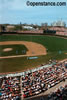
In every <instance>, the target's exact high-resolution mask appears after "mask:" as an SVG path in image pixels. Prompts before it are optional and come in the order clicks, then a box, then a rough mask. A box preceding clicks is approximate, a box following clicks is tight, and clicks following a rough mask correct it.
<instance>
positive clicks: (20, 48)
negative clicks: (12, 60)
mask: <svg viewBox="0 0 67 100" xmlns="http://www.w3.org/2000/svg"><path fill="white" fill-rule="evenodd" d="M5 48H12V50H11V51H8V52H4V51H3V50H4V49H5ZM27 51H28V49H27V48H26V47H25V46H24V45H2V46H1V45H0V53H1V54H0V55H1V56H12V55H21V54H22V55H25V54H26V52H27Z"/></svg>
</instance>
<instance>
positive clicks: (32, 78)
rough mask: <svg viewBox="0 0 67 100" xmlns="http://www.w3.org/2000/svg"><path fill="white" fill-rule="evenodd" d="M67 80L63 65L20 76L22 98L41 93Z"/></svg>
mask: <svg viewBox="0 0 67 100" xmlns="http://www.w3.org/2000/svg"><path fill="white" fill-rule="evenodd" d="M66 78H67V69H66V67H65V63H59V64H55V65H53V66H51V67H48V68H44V69H41V70H38V71H35V72H32V73H28V74H26V75H25V76H22V88H23V97H24V98H26V97H30V96H33V95H36V94H39V93H42V92H44V91H46V90H48V89H49V88H51V87H53V86H55V85H56V84H58V83H60V82H61V81H65V79H66Z"/></svg>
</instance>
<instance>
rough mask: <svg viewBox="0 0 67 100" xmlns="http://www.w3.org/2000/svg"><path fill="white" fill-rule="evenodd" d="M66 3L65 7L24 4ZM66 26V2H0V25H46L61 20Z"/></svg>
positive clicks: (3, 0)
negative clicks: (29, 3)
mask: <svg viewBox="0 0 67 100" xmlns="http://www.w3.org/2000/svg"><path fill="white" fill-rule="evenodd" d="M27 1H30V2H37V1H38V2H39V1H40V2H43V1H45V2H48V1H49V2H53V1H55V2H66V6H43V7H42V6H41V7H40V6H37V7H32V6H27V5H26V2H27ZM61 19H62V21H64V22H65V23H66V25H67V0H0V24H6V23H8V24H19V23H20V22H21V23H22V24H23V23H27V24H41V23H48V24H49V25H50V24H51V23H53V22H55V21H58V20H61Z"/></svg>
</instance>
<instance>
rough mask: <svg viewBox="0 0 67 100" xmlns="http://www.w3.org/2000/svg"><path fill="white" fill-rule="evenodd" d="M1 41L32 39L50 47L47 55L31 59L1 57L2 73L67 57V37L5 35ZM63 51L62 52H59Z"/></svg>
mask: <svg viewBox="0 0 67 100" xmlns="http://www.w3.org/2000/svg"><path fill="white" fill-rule="evenodd" d="M0 41H32V42H36V43H40V44H42V45H44V46H45V47H46V48H47V49H48V54H47V55H46V56H38V59H33V60H29V59H27V57H20V58H10V59H0V73H1V72H13V71H22V70H24V69H28V68H31V67H36V66H38V65H40V64H42V63H48V61H49V59H57V60H61V59H65V58H67V55H66V54H65V53H67V39H64V38H60V37H51V36H29V35H28V36H23V35H3V36H0ZM59 51H61V53H59Z"/></svg>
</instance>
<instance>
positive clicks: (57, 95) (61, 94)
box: [48, 85, 67, 100]
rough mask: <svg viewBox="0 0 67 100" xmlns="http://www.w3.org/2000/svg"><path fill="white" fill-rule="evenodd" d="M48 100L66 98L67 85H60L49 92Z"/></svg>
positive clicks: (62, 99)
mask: <svg viewBox="0 0 67 100" xmlns="http://www.w3.org/2000/svg"><path fill="white" fill-rule="evenodd" d="M48 100H67V85H65V86H60V88H58V89H57V90H56V91H54V92H52V93H51V94H49V95H48Z"/></svg>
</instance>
